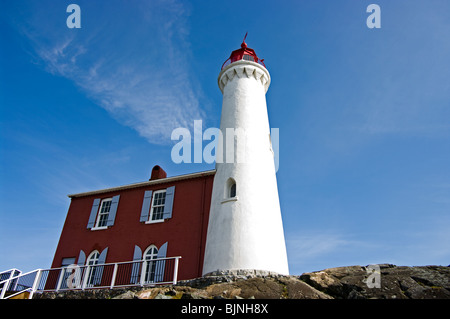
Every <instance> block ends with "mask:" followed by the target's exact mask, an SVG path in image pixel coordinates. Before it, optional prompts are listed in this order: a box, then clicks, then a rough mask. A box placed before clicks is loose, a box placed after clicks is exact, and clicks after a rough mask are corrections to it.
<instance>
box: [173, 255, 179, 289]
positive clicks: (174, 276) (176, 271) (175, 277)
mask: <svg viewBox="0 0 450 319" xmlns="http://www.w3.org/2000/svg"><path fill="white" fill-rule="evenodd" d="M178 258H180V257H175V266H174V267H173V284H174V285H176V284H177V278H178Z"/></svg>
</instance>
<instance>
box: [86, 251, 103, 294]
mask: <svg viewBox="0 0 450 319" xmlns="http://www.w3.org/2000/svg"><path fill="white" fill-rule="evenodd" d="M99 257H100V253H99V252H98V251H96V250H94V251H93V252H92V253H91V254H90V255H89V257H88V258H87V260H86V266H91V267H89V274H88V280H87V286H88V287H93V286H94V284H95V282H96V276H95V275H96V273H98V269H97V268H98V267H96V265H97V264H98V258H99Z"/></svg>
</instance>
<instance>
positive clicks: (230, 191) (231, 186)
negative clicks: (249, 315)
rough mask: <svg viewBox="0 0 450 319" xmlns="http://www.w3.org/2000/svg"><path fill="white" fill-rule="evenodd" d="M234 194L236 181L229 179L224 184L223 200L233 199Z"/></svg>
mask: <svg viewBox="0 0 450 319" xmlns="http://www.w3.org/2000/svg"><path fill="white" fill-rule="evenodd" d="M236 194H237V193H236V181H235V180H234V179H233V178H231V177H230V178H229V179H228V180H227V182H226V184H225V194H224V198H225V199H228V198H234V197H236Z"/></svg>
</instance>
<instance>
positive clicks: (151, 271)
mask: <svg viewBox="0 0 450 319" xmlns="http://www.w3.org/2000/svg"><path fill="white" fill-rule="evenodd" d="M156 258H158V248H156V246H155V245H151V246H150V247H148V248H147V249H146V250H145V252H144V265H143V267H142V277H143V278H144V284H148V283H152V282H155V272H156V261H154V259H156Z"/></svg>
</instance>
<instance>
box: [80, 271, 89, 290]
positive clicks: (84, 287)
mask: <svg viewBox="0 0 450 319" xmlns="http://www.w3.org/2000/svg"><path fill="white" fill-rule="evenodd" d="M90 270H91V266H86V268H85V269H84V275H83V284H82V285H81V289H82V290H84V289H86V285H87V282H88V280H89V277H90V274H89V272H90Z"/></svg>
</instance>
